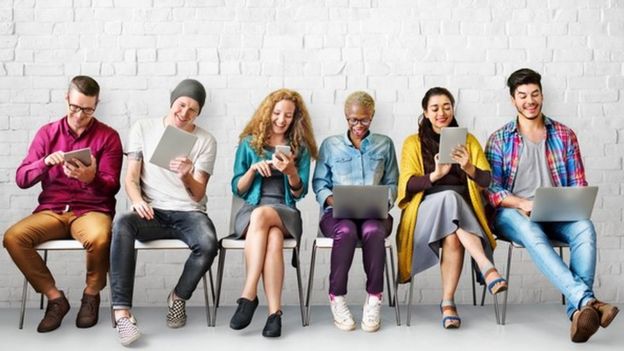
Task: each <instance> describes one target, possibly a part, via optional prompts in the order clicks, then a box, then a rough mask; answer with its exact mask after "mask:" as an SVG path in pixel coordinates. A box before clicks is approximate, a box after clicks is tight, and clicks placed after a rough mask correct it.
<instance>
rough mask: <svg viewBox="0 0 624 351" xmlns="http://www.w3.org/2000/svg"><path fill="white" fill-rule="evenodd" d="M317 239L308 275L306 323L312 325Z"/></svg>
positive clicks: (313, 247) (313, 246) (313, 245)
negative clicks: (311, 298) (311, 307)
mask: <svg viewBox="0 0 624 351" xmlns="http://www.w3.org/2000/svg"><path fill="white" fill-rule="evenodd" d="M316 249H317V246H316V239H314V243H313V244H312V256H311V257H310V274H309V275H308V291H307V292H306V304H305V305H306V322H305V325H310V295H311V294H312V285H313V284H314V268H315V267H316Z"/></svg>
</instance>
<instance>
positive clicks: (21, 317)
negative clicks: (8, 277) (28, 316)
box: [19, 277, 28, 329]
mask: <svg viewBox="0 0 624 351" xmlns="http://www.w3.org/2000/svg"><path fill="white" fill-rule="evenodd" d="M27 289H28V280H26V277H24V286H23V287H22V307H21V308H20V321H19V328H20V329H22V328H24V314H25V313H26V291H27Z"/></svg>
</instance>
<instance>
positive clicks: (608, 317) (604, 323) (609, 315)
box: [600, 307, 620, 328]
mask: <svg viewBox="0 0 624 351" xmlns="http://www.w3.org/2000/svg"><path fill="white" fill-rule="evenodd" d="M618 312H620V309H619V308H617V307H613V308H612V309H611V310H609V312H607V313H605V314H603V318H604V320H601V321H600V326H601V327H603V328H606V327H608V326H609V324H611V322H613V320H614V319H615V317H616V316H617V314H618Z"/></svg>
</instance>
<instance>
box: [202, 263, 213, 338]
mask: <svg viewBox="0 0 624 351" xmlns="http://www.w3.org/2000/svg"><path fill="white" fill-rule="evenodd" d="M202 284H203V285H204V304H205V308H206V325H208V326H209V327H210V326H212V320H211V316H210V301H209V299H208V284H207V283H206V274H205V273H204V276H203V277H202Z"/></svg>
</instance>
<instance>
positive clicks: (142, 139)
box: [126, 118, 217, 211]
mask: <svg viewBox="0 0 624 351" xmlns="http://www.w3.org/2000/svg"><path fill="white" fill-rule="evenodd" d="M164 131H165V122H164V119H162V118H150V119H143V120H140V121H137V122H136V123H135V124H134V125H133V126H132V128H131V129H130V138H129V141H128V147H127V149H126V152H129V153H130V152H139V151H140V152H142V153H143V168H142V169H141V191H142V193H143V197H144V198H145V200H146V201H147V202H149V203H150V204H151V205H152V207H153V208H157V209H160V210H175V211H205V210H206V200H207V199H206V195H204V197H203V198H202V199H201V201H199V202H195V201H193V199H191V197H190V196H189V194H188V193H187V192H186V190H185V189H184V184H183V183H182V180H180V178H178V176H177V175H176V174H175V173H174V172H171V171H169V170H167V169H164V168H161V167H158V166H156V165H154V164H152V163H150V162H149V160H150V159H151V158H152V154H153V153H154V149H156V145H158V141H159V140H160V137H161V136H162V134H163V133H164ZM192 134H194V135H196V136H197V141H196V142H195V145H193V148H192V149H191V153H190V154H189V156H188V158H189V159H190V160H191V161H193V166H194V167H195V170H202V171H204V172H206V173H208V174H212V171H213V169H214V164H215V158H216V156H217V142H216V140H215V138H214V137H213V136H212V134H210V133H208V132H207V131H205V130H204V129H202V128H200V127H199V126H197V125H196V126H195V130H193V132H192Z"/></svg>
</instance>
